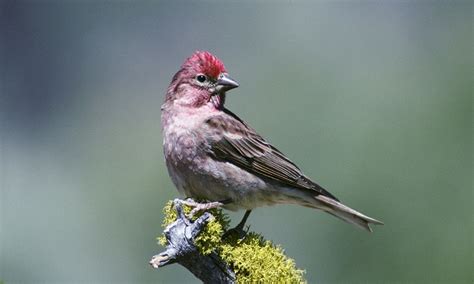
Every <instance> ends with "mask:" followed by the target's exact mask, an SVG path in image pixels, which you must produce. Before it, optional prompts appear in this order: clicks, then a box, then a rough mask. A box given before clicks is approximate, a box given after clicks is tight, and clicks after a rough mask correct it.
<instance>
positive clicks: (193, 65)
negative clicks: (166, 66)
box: [181, 51, 226, 79]
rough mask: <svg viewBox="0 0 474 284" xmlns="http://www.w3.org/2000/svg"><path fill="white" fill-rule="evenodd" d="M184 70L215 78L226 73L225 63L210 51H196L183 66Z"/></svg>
mask: <svg viewBox="0 0 474 284" xmlns="http://www.w3.org/2000/svg"><path fill="white" fill-rule="evenodd" d="M181 68H183V69H192V70H194V71H195V72H197V73H203V74H204V75H206V76H208V77H210V78H215V79H217V77H218V76H219V75H220V74H221V73H225V72H226V70H225V67H224V63H222V61H221V60H220V59H219V58H217V57H216V56H214V55H213V54H211V53H210V52H208V51H196V52H194V53H193V55H191V56H190V57H189V58H188V59H186V61H185V62H184V63H183V65H182V66H181Z"/></svg>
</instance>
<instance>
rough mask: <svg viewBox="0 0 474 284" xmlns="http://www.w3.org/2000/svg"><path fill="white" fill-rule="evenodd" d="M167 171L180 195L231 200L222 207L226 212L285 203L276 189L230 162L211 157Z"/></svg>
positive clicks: (201, 198)
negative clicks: (227, 210)
mask: <svg viewBox="0 0 474 284" xmlns="http://www.w3.org/2000/svg"><path fill="white" fill-rule="evenodd" d="M167 164H169V163H167ZM168 169H169V172H170V175H171V177H172V180H173V182H174V183H175V185H176V187H177V188H178V191H179V192H180V193H181V194H182V195H184V196H185V197H191V198H193V199H199V200H208V201H230V203H229V204H226V205H225V206H224V207H225V208H226V209H229V210H238V209H246V210H248V209H253V208H255V207H259V206H265V205H273V204H276V203H287V202H285V200H286V197H285V196H284V195H283V194H282V193H283V192H282V191H281V190H280V189H279V188H276V187H274V186H272V185H271V184H269V183H268V182H266V181H264V180H263V179H262V178H260V177H258V176H255V175H253V174H251V173H249V172H247V171H245V170H243V169H241V168H239V167H237V166H235V165H233V164H231V163H228V162H223V161H216V160H214V159H213V158H211V157H196V158H195V159H193V160H192V162H191V163H186V162H185V163H177V164H169V165H168Z"/></svg>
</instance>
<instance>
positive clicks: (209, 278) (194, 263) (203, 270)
mask: <svg viewBox="0 0 474 284" xmlns="http://www.w3.org/2000/svg"><path fill="white" fill-rule="evenodd" d="M174 208H175V209H176V212H177V215H178V218H177V220H176V221H175V222H173V223H172V224H170V225H168V226H167V227H166V229H165V231H164V234H165V237H166V240H167V241H168V245H167V247H166V250H165V251H164V252H162V253H160V254H158V255H155V256H153V257H152V259H151V260H150V264H151V265H152V266H153V267H154V268H159V267H163V266H165V265H168V264H172V263H179V264H181V265H182V266H184V267H186V269H188V270H189V271H190V272H191V273H193V274H194V275H195V276H196V277H197V278H199V279H200V280H202V281H203V282H204V283H235V282H236V276H235V273H234V272H233V271H232V270H231V269H230V267H229V266H228V265H227V264H226V263H225V262H224V261H222V260H221V259H220V257H219V256H218V255H217V253H215V252H212V253H211V254H209V255H202V254H201V253H200V252H199V250H198V249H197V247H196V245H195V242H194V241H195V239H196V237H197V236H198V235H199V234H200V233H201V231H202V230H203V229H204V227H205V226H206V224H207V223H208V222H209V221H210V220H211V218H214V217H213V216H212V214H211V213H209V212H205V213H204V214H203V215H202V216H200V217H199V218H198V219H196V221H194V222H193V221H191V220H190V219H189V218H188V217H187V216H186V214H184V212H183V208H182V205H181V202H180V200H175V201H174Z"/></svg>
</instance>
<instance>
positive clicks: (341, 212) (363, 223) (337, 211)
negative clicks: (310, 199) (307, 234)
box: [314, 195, 383, 232]
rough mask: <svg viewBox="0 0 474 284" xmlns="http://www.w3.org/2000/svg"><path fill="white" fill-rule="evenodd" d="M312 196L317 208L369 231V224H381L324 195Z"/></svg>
mask: <svg viewBox="0 0 474 284" xmlns="http://www.w3.org/2000/svg"><path fill="white" fill-rule="evenodd" d="M314 198H315V199H316V200H317V203H318V206H317V208H320V209H322V210H324V211H326V212H327V213H329V214H331V215H333V216H336V217H338V218H340V219H342V220H344V221H346V222H348V223H351V224H354V225H356V226H358V227H360V228H363V229H365V230H367V231H369V232H372V229H371V228H370V226H369V225H370V224H375V225H383V222H380V221H379V220H376V219H374V218H370V217H368V216H365V215H364V214H362V213H360V212H357V211H355V210H354V209H352V208H350V207H348V206H346V205H344V204H342V203H340V202H338V201H336V200H334V199H331V198H329V197H326V196H324V195H318V196H315V197H314ZM321 205H322V206H321Z"/></svg>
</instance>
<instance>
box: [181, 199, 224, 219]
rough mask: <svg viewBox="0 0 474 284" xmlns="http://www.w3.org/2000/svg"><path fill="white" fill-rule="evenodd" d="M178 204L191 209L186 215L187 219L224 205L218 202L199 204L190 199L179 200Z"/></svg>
mask: <svg viewBox="0 0 474 284" xmlns="http://www.w3.org/2000/svg"><path fill="white" fill-rule="evenodd" d="M180 203H181V204H184V205H186V206H189V207H193V209H192V210H191V212H190V213H189V214H188V217H189V218H192V217H193V216H194V215H195V214H196V213H198V212H199V211H207V210H209V209H213V208H219V207H221V206H223V205H224V203H222V202H219V201H214V202H206V203H199V202H196V201H194V200H193V199H191V198H188V199H186V200H181V201H180Z"/></svg>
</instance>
